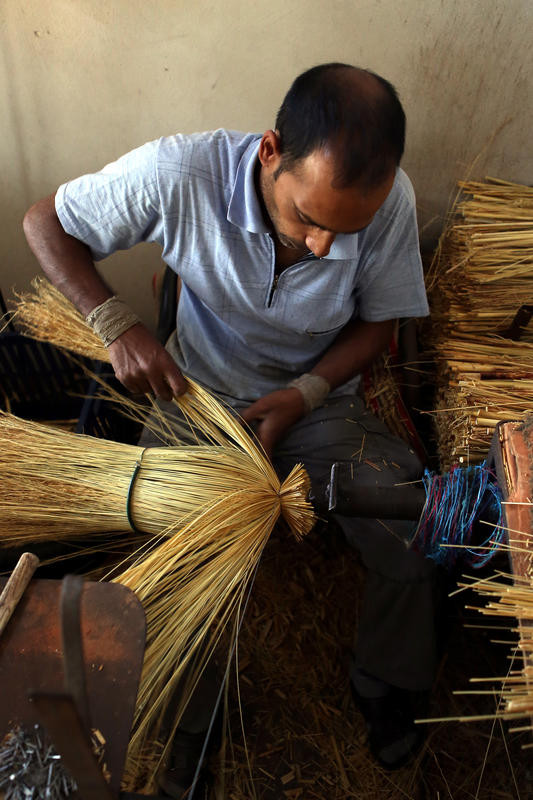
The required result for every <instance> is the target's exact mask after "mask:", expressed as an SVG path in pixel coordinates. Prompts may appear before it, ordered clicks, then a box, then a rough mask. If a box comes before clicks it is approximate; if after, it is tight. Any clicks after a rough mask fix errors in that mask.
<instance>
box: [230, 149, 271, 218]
mask: <svg viewBox="0 0 533 800" xmlns="http://www.w3.org/2000/svg"><path fill="white" fill-rule="evenodd" d="M260 142H261V137H260V136H258V137H257V139H254V140H253V141H252V142H250V144H249V145H248V147H247V148H246V150H245V151H244V153H243V154H242V156H241V160H240V161H239V166H238V167H237V173H236V176H235V182H234V184H233V191H232V193H231V197H230V201H229V205H228V214H227V218H228V222H231V223H233V225H238V227H239V228H244V230H246V231H249V232H250V233H269V232H270V229H269V227H268V225H267V224H266V222H265V220H264V218H263V212H262V209H261V203H260V202H259V198H258V197H257V192H256V189H255V179H254V173H255V165H256V163H257V153H258V151H259V144H260Z"/></svg>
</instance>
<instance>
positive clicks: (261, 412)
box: [241, 389, 305, 456]
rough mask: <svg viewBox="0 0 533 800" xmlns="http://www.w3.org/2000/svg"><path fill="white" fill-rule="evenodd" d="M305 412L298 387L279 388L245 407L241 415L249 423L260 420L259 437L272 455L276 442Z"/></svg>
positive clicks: (267, 451) (256, 429)
mask: <svg viewBox="0 0 533 800" xmlns="http://www.w3.org/2000/svg"><path fill="white" fill-rule="evenodd" d="M304 413H305V406H304V400H303V397H302V394H301V392H300V391H299V390H298V389H279V390H278V391H277V392H271V393H270V394H267V395H265V396H264V397H260V398H259V400H256V401H255V403H252V405H251V406H248V408H245V409H244V411H241V417H242V418H243V419H244V420H245V422H248V423H249V424H250V423H252V422H255V421H259V424H258V425H257V426H256V428H255V432H256V435H257V438H258V439H259V441H260V442H261V444H262V445H263V447H264V448H265V451H266V453H267V455H269V456H271V455H272V451H273V449H274V446H275V445H276V443H277V442H278V441H279V440H280V439H281V437H282V436H283V434H284V433H285V432H286V431H287V430H288V429H289V428H290V426H291V425H294V423H295V422H297V421H298V420H299V419H301V417H303V415H304Z"/></svg>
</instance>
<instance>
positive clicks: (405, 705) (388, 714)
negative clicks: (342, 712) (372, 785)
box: [350, 681, 427, 770]
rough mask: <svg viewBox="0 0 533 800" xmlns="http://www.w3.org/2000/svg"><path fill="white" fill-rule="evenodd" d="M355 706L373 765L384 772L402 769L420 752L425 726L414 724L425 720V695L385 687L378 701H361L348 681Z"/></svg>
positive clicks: (423, 693) (371, 699) (372, 698)
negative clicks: (376, 765)
mask: <svg viewBox="0 0 533 800" xmlns="http://www.w3.org/2000/svg"><path fill="white" fill-rule="evenodd" d="M350 687H351V690H352V696H353V699H354V702H355V704H356V706H357V707H358V709H359V710H360V712H361V713H362V715H363V717H364V718H365V722H366V727H367V733H368V744H369V747H370V751H371V753H372V755H373V756H374V758H375V759H376V761H377V762H378V763H379V764H380V765H381V766H382V767H383V768H384V769H387V770H395V769H400V768H401V767H403V766H405V765H406V764H407V763H408V762H409V761H410V760H411V758H413V756H415V755H416V753H417V752H418V751H419V750H420V748H421V746H422V744H423V742H424V739H425V737H426V726H425V725H415V724H414V720H415V719H417V718H420V717H421V716H424V710H423V709H424V707H425V705H426V702H427V693H425V692H409V691H407V690H405V689H399V688H397V687H395V686H388V687H387V692H386V693H385V694H383V695H382V696H379V697H362V696H361V694H360V693H359V692H358V691H357V689H356V688H355V686H354V685H353V683H352V681H350Z"/></svg>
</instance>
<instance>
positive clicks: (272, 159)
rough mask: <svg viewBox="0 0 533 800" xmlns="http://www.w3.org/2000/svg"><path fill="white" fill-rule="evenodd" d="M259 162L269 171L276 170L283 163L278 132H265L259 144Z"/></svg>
mask: <svg viewBox="0 0 533 800" xmlns="http://www.w3.org/2000/svg"><path fill="white" fill-rule="evenodd" d="M258 156H259V161H260V162H261V164H262V165H263V167H266V168H267V169H268V170H275V169H277V168H278V167H279V165H280V162H281V141H280V138H279V133H278V132H277V131H265V133H264V134H263V136H262V138H261V142H260V143H259V151H258Z"/></svg>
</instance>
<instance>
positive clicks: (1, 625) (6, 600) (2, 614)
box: [0, 553, 39, 636]
mask: <svg viewBox="0 0 533 800" xmlns="http://www.w3.org/2000/svg"><path fill="white" fill-rule="evenodd" d="M38 566H39V559H38V558H37V556H36V555H34V554H33V553H23V554H22V555H21V557H20V558H19V560H18V562H17V566H16V567H15V569H14V570H13V572H12V573H11V576H10V578H9V580H8V582H7V583H6V585H5V586H4V590H3V592H2V594H0V636H1V635H2V633H3V632H4V629H5V627H6V625H7V623H8V622H9V620H10V618H11V615H12V614H13V612H14V610H15V608H16V607H17V603H18V602H19V600H20V598H21V597H22V595H23V594H24V591H25V590H26V587H27V586H28V584H29V582H30V581H31V579H32V576H33V573H34V572H35V570H36V569H37V567H38Z"/></svg>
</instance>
